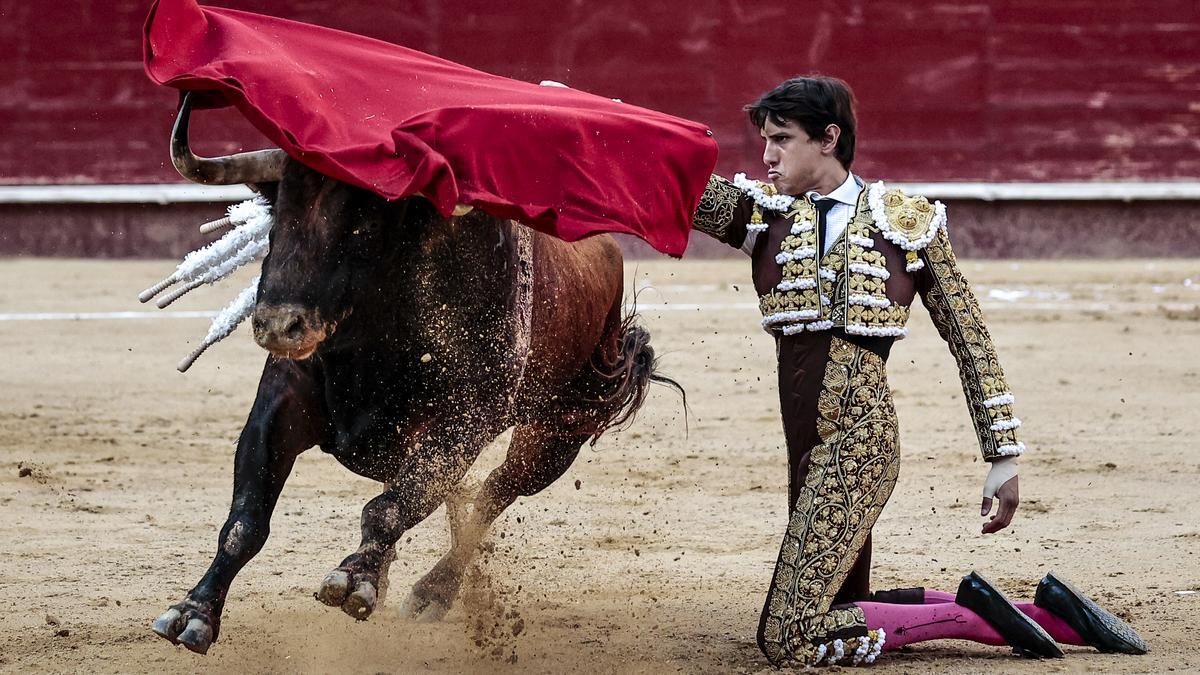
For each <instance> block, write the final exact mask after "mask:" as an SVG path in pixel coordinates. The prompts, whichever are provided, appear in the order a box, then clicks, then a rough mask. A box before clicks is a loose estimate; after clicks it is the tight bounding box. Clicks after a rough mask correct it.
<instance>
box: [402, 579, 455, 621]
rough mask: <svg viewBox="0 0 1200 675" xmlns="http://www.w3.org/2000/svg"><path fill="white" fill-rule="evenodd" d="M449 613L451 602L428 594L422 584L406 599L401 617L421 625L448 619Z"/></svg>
mask: <svg viewBox="0 0 1200 675" xmlns="http://www.w3.org/2000/svg"><path fill="white" fill-rule="evenodd" d="M449 611H450V602H449V601H447V600H443V599H442V598H439V597H436V596H435V595H432V594H426V592H425V591H423V590H422V588H421V585H420V584H417V585H416V586H414V587H413V589H412V591H411V592H410V593H409V594H408V597H407V598H405V599H404V604H403V605H401V606H400V616H402V617H404V618H406V619H409V620H411V621H418V622H421V623H436V622H438V621H441V620H442V619H444V618H446V613H447V612H449Z"/></svg>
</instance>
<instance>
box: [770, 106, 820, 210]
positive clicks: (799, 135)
mask: <svg viewBox="0 0 1200 675" xmlns="http://www.w3.org/2000/svg"><path fill="white" fill-rule="evenodd" d="M781 121H783V122H784V124H783V125H779V124H776V123H775V122H773V121H772V120H771V119H770V118H768V119H767V120H766V122H765V123H764V124H763V128H762V129H761V130H760V133H761V135H762V138H763V142H764V143H765V146H764V147H763V157H762V158H763V164H765V165H766V167H767V180H770V181H771V183H773V184H774V185H775V189H776V190H779V192H780V193H781V194H785V195H802V194H804V193H805V192H808V191H809V190H815V189H817V188H818V186H820V185H821V179H822V178H823V177H824V176H826V175H827V173H828V172H829V171H830V170H831V169H836V168H840V164H838V161H837V159H835V158H834V157H833V156H832V150H833V147H834V146H836V145H837V136H836V135H835V136H834V138H833V143H832V144H830V143H828V139H815V138H809V136H808V133H807V132H805V131H804V128H803V127H801V126H800V125H798V124H796V123H795V122H793V121H791V120H781ZM831 126H833V125H831ZM834 128H835V129H836V128H837V127H836V126H834ZM835 165H836V166H835Z"/></svg>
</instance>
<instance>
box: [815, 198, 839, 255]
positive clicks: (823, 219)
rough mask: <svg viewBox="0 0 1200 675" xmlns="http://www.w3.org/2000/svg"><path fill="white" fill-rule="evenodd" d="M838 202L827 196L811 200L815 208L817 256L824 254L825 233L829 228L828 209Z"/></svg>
mask: <svg viewBox="0 0 1200 675" xmlns="http://www.w3.org/2000/svg"><path fill="white" fill-rule="evenodd" d="M837 203H838V201H837V200H836V199H829V198H827V197H825V198H821V199H814V200H813V207H815V208H816V209H817V232H819V233H820V234H819V236H818V238H817V258H820V257H821V256H823V255H825V235H826V230H827V229H829V228H828V225H829V211H830V210H831V209H832V208H833V207H834V206H835V205H836V204H837Z"/></svg>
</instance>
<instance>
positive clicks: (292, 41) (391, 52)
mask: <svg viewBox="0 0 1200 675" xmlns="http://www.w3.org/2000/svg"><path fill="white" fill-rule="evenodd" d="M144 58H145V65H146V73H147V74H148V75H149V76H150V78H151V79H152V80H154V81H155V82H158V83H159V84H164V85H167V86H170V87H174V88H176V89H181V90H189V91H197V90H198V91H207V92H212V93H213V95H211V96H208V97H207V100H208V102H209V103H210V104H211V105H217V106H220V105H233V106H235V107H236V108H237V109H238V110H239V111H241V113H242V114H243V115H245V116H246V118H247V119H248V120H250V122H251V123H252V124H253V125H254V126H255V127H256V128H257V129H258V130H259V131H261V132H262V133H263V134H264V135H265V136H266V137H267V138H269V139H270V140H271V141H272V142H274V143H275V144H276V145H278V146H279V147H281V148H283V149H284V150H285V151H286V152H287V153H288V154H289V155H291V156H292V157H294V158H295V159H297V160H299V161H301V162H303V163H305V164H306V165H308V166H310V167H312V168H313V169H315V170H317V171H320V172H322V173H324V174H326V175H328V176H332V177H333V178H337V179H339V180H342V181H345V182H347V183H350V184H353V185H357V186H360V187H363V188H366V189H368V190H371V191H373V192H375V193H377V194H379V195H381V196H383V197H385V198H387V199H398V198H401V197H407V196H409V195H413V194H416V193H418V192H420V193H421V194H423V195H425V196H426V197H428V198H429V199H430V200H431V201H432V202H433V203H434V204H435V205H436V206H437V208H438V209H439V210H440V211H441V212H442V213H443V214H444V215H449V214H450V213H451V211H452V210H453V209H454V206H455V204H470V205H471V206H474V207H476V208H480V209H483V210H484V211H487V212H488V213H491V214H494V215H496V216H500V217H503V218H512V219H515V220H519V221H521V222H523V223H525V224H526V225H529V226H530V227H533V228H535V229H537V230H540V231H542V232H546V233H548V234H552V235H554V236H556V237H559V238H561V239H565V240H567V241H574V240H577V239H581V238H583V237H586V236H588V235H590V234H595V233H597V232H625V233H628V234H633V235H636V236H638V237H641V238H642V239H644V240H646V242H648V243H649V244H650V245H651V246H653V247H654V248H656V249H658V250H659V251H661V252H663V253H666V254H668V255H672V256H681V255H683V252H684V249H685V248H686V247H687V241H688V233H689V232H690V231H691V226H692V216H693V213H694V211H695V209H696V205H697V203H698V202H699V201H700V196H701V194H703V192H704V187H705V185H706V183H707V180H708V176H709V174H710V173H711V172H712V170H713V168H714V166H715V165H716V159H717V145H716V142H715V141H714V140H713V138H712V133H711V132H710V131H709V130H708V128H707V127H705V126H704V125H701V124H697V123H695V122H690V121H688V120H683V119H679V118H677V117H672V116H670V115H665V114H663V113H659V112H655V111H653V110H647V109H645V108H639V107H636V106H632V105H629V104H625V103H618V102H616V101H613V100H610V99H607V98H603V97H601V96H594V95H592V94H587V93H584V92H581V91H576V90H573V89H565V88H561V87H546V86H539V85H535V84H530V83H527V82H518V81H516V80H511V79H508V78H504V77H499V76H496V75H489V74H487V73H483V72H480V71H477V70H473V69H471V68H467V67H466V66H462V65H459V64H456V63H452V62H450V61H446V60H444V59H439V58H436V57H433V56H430V55H428V54H424V53H421V52H418V51H414V50H412V49H407V48H405V47H400V46H397V45H394V44H389V43H386V42H381V41H379V40H374V39H370V38H366V37H363V36H360V35H355V34H352V33H345V32H342V31H337V30H332V29H329V28H322V27H320V26H314V25H310V24H304V23H299V22H295V21H286V20H283V19H278V18H275V17H270V16H263V15H260V14H253V13H249V12H241V11H236V10H231V9H221V8H214V7H200V6H199V5H197V4H196V2H195V1H194V0H158V1H157V2H155V3H154V5H153V6H152V7H151V9H150V16H149V17H148V18H147V20H146V30H145V41H144Z"/></svg>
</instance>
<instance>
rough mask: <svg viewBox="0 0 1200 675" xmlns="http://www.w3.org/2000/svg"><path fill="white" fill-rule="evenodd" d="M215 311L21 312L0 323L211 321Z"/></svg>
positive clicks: (1, 319) (10, 315) (3, 315)
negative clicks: (143, 320) (129, 320)
mask: <svg viewBox="0 0 1200 675" xmlns="http://www.w3.org/2000/svg"><path fill="white" fill-rule="evenodd" d="M216 315H217V313H216V312H215V311H193V312H20V313H10V314H0V321H111V320H120V319H211V318H213V317H214V316H216Z"/></svg>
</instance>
